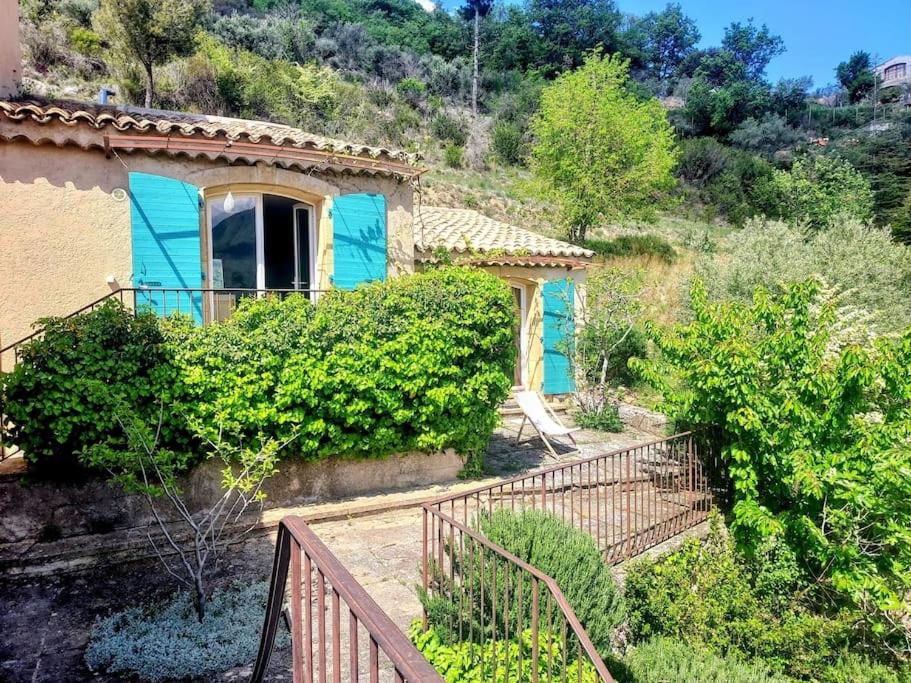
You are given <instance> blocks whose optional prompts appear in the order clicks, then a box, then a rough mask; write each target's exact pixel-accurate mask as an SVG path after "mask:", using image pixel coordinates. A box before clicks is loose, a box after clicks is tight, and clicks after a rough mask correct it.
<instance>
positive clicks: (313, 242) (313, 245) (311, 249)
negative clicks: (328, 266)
mask: <svg viewBox="0 0 911 683" xmlns="http://www.w3.org/2000/svg"><path fill="white" fill-rule="evenodd" d="M301 209H305V210H306V211H307V241H308V251H307V254H308V255H309V257H310V263H309V264H308V268H309V272H310V289H311V290H316V289H319V287H318V286H317V282H316V249H317V246H318V239H319V236H318V234H317V231H316V214H315V212H314V210H313V205H312V204H308V203H306V202H298V203H297V204H295V205H294V206H292V207H291V210H292V211H293V212H294V216H293V218H294V220H293V224H294V228H293V229H294V278H295V279H294V289H300V279H299V278H300V273H301V267H300V249H299V245H298V240H299V239H300V226H299V225H298V224H297V212H298V211H299V210H301ZM309 298H310V300H311V301H313V302H314V303H315V302H316V299H317V293H316V292H315V291H311V292H310V294H309Z"/></svg>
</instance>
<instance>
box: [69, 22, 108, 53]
mask: <svg viewBox="0 0 911 683" xmlns="http://www.w3.org/2000/svg"><path fill="white" fill-rule="evenodd" d="M67 39H68V40H69V41H70V45H72V46H73V49H75V50H76V51H77V52H79V53H80V54H83V55H85V56H86V57H98V56H100V55H101V50H102V44H101V36H99V35H98V34H97V33H95V32H94V31H93V30H92V29H90V28H85V27H84V26H74V27H73V28H71V29H70V30H69V31H68V32H67Z"/></svg>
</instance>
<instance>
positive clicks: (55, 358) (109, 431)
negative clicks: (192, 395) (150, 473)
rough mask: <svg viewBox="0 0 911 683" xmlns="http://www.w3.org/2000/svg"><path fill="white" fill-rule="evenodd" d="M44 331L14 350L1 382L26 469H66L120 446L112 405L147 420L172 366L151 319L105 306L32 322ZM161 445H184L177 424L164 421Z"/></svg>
mask: <svg viewBox="0 0 911 683" xmlns="http://www.w3.org/2000/svg"><path fill="white" fill-rule="evenodd" d="M38 324H39V325H41V326H43V327H44V330H45V333H44V335H43V336H41V337H39V338H38V339H36V340H35V341H32V342H29V343H28V344H26V345H25V346H23V347H22V349H21V359H20V362H19V364H18V365H16V367H15V368H14V369H13V371H12V372H11V373H9V374H6V375H2V376H0V382H2V385H0V392H2V393H0V400H2V403H3V406H4V412H5V413H6V415H7V416H8V418H9V420H10V422H11V423H12V425H13V426H12V428H11V433H10V439H11V441H12V442H13V443H16V444H17V445H19V446H20V447H21V448H22V449H23V451H24V452H25V457H26V458H27V459H28V462H29V463H30V465H32V466H36V467H38V468H40V469H42V470H44V471H45V472H46V473H48V474H53V473H55V472H66V471H69V470H70V469H71V468H72V467H73V466H74V465H75V464H76V462H77V460H78V457H79V456H80V455H81V454H83V453H84V452H86V450H87V449H88V448H90V447H91V446H92V445H94V444H98V443H106V444H107V445H108V446H109V447H110V448H114V449H116V448H120V447H123V446H124V445H125V438H124V435H123V432H122V430H121V429H120V427H119V425H118V424H117V417H116V410H115V408H116V406H118V405H119V404H120V403H128V404H130V405H131V406H134V407H135V409H136V410H137V411H139V412H140V413H141V414H143V415H145V416H146V417H148V418H149V419H150V420H151V419H152V418H153V417H155V418H157V413H158V405H157V403H156V399H157V398H159V397H160V396H162V395H163V394H167V393H168V392H169V391H170V390H171V389H170V387H172V386H173V385H174V380H175V376H176V368H175V367H174V365H173V363H172V357H171V353H170V351H169V349H168V348H167V346H166V344H165V338H164V336H163V335H162V332H161V330H160V328H159V326H158V320H157V319H156V318H155V316H154V315H152V314H141V315H138V316H136V317H134V316H133V314H132V313H131V312H130V311H128V310H126V309H125V308H124V307H123V306H121V305H120V303H119V302H116V301H113V300H110V301H106V302H105V303H104V304H102V305H101V306H99V307H98V308H96V309H95V310H94V311H91V312H88V313H84V314H82V315H78V316H75V317H72V318H45V319H43V320H40V321H38ZM165 422H166V423H165V425H164V429H163V431H162V440H163V442H164V443H167V444H170V445H178V444H182V445H184V446H186V445H187V444H186V442H185V434H184V432H183V430H182V428H181V427H180V426H179V425H180V422H179V421H178V420H173V421H172V420H168V419H166V421H165Z"/></svg>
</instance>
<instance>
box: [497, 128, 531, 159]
mask: <svg viewBox="0 0 911 683" xmlns="http://www.w3.org/2000/svg"><path fill="white" fill-rule="evenodd" d="M523 137H524V135H523V133H522V129H521V128H519V126H517V125H516V124H515V123H513V122H511V121H499V122H497V124H496V125H495V126H494V127H493V134H492V136H491V140H490V145H491V149H493V151H494V154H496V155H497V156H498V157H499V158H500V159H501V160H502V161H505V162H506V163H507V164H513V165H516V164H520V163H522V158H523V157H524V156H525V143H524V140H523Z"/></svg>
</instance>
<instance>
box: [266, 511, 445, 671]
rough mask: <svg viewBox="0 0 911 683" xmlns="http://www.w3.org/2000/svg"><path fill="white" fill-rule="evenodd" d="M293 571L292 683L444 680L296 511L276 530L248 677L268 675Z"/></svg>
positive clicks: (291, 614) (291, 621) (291, 615)
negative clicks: (265, 600) (259, 629)
mask: <svg viewBox="0 0 911 683" xmlns="http://www.w3.org/2000/svg"><path fill="white" fill-rule="evenodd" d="M289 569H290V570H291V591H290V593H291V597H290V605H289V607H290V619H289V622H290V630H291V671H292V677H293V681H294V683H303V682H304V681H306V682H307V683H311V682H313V681H321V682H325V681H330V680H331V681H333V683H340V682H341V681H343V680H344V681H359V680H369V681H371V683H377V682H378V681H379V680H380V678H381V676H382V677H383V678H388V679H390V680H394V681H396V683H403V682H405V681H409V682H415V683H425V682H426V683H442V681H443V679H442V678H441V677H440V675H439V674H438V673H437V672H436V671H435V670H434V668H433V667H432V666H431V665H430V663H429V662H428V661H427V660H426V659H424V657H423V655H421V653H420V652H418V650H417V649H416V648H415V646H414V645H412V643H411V641H410V640H408V638H407V637H406V636H405V635H404V634H403V633H402V632H401V631H400V630H399V628H398V627H397V626H396V625H395V623H394V622H393V621H392V620H391V619H390V618H389V616H388V615H387V614H386V613H385V612H383V610H382V609H381V608H380V607H379V605H377V604H376V602H374V600H373V599H372V598H371V597H370V596H369V595H368V594H367V592H366V591H365V590H364V588H363V587H362V586H361V585H360V584H359V583H358V582H357V580H356V579H355V578H354V577H353V576H351V574H350V573H349V572H348V570H347V569H345V567H344V566H343V565H342V563H341V562H339V560H338V558H336V557H335V555H333V554H332V552H331V551H330V550H329V549H328V548H327V547H326V546H325V544H323V542H322V541H321V540H320V539H319V537H318V536H317V535H316V534H315V533H314V532H313V531H312V530H311V529H310V527H309V526H307V524H306V522H304V520H303V519H302V518H300V517H294V516H289V517H285V518H284V519H283V520H282V522H281V524H280V525H279V529H278V540H277V541H276V544H275V560H274V562H273V565H272V580H271V584H270V587H269V601H268V604H267V606H266V618H265V622H264V624H263V631H262V637H261V640H260V645H259V654H258V655H257V658H256V664H255V665H254V668H253V676H252V678H251V679H250V680H251V681H252V682H253V683H259V682H260V681H262V680H263V678H264V676H265V674H266V671H267V669H268V668H269V660H270V658H271V656H272V651H273V649H274V646H275V639H276V635H277V633H278V629H279V625H280V621H281V617H282V614H283V604H284V600H285V596H286V593H287V589H286V584H287V583H288V570H289ZM344 613H347V614H344ZM345 616H347V618H345ZM362 636H363V637H362Z"/></svg>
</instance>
